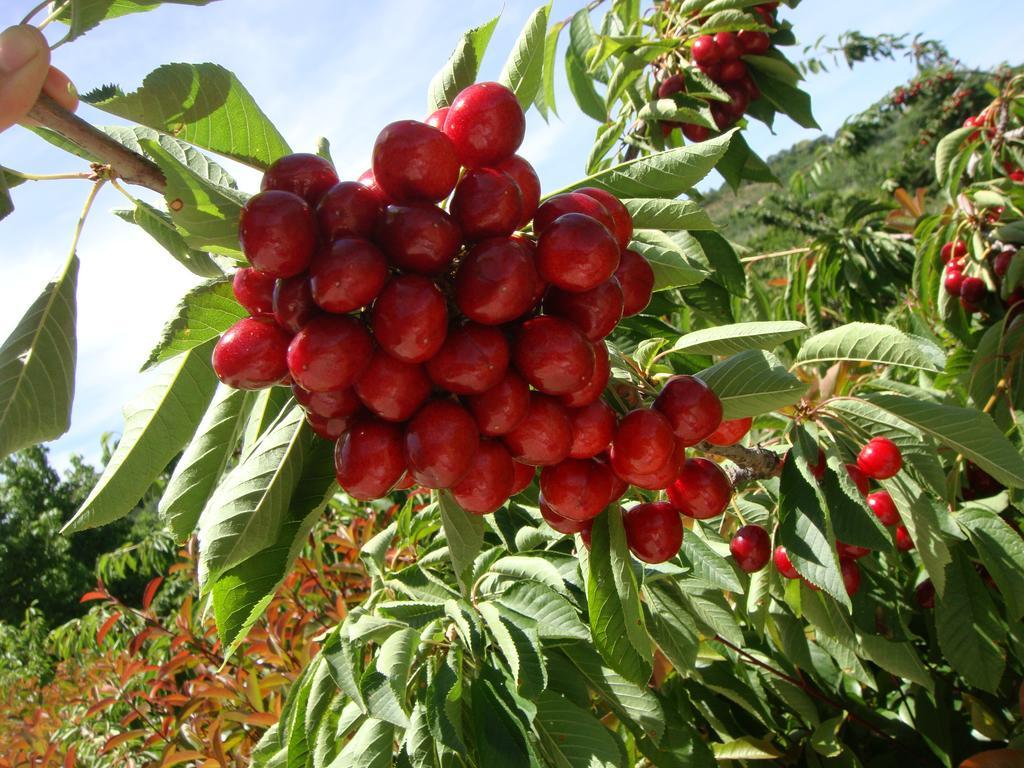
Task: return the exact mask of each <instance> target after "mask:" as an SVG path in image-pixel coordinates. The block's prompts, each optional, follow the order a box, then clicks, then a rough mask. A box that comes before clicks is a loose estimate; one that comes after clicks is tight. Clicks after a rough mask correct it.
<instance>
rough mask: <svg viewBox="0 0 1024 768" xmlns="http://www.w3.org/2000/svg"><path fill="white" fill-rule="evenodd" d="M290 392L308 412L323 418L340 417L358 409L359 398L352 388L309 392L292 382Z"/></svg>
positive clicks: (349, 414)
mask: <svg viewBox="0 0 1024 768" xmlns="http://www.w3.org/2000/svg"><path fill="white" fill-rule="evenodd" d="M292 394H293V395H294V396H295V399H296V401H298V403H299V405H301V406H302V407H303V408H305V409H306V410H307V411H308V412H309V413H312V414H315V415H317V416H320V417H322V418H325V419H340V418H344V417H345V416H351V415H352V414H354V413H355V412H356V411H358V410H359V398H358V397H356V393H355V392H354V391H353V390H352V389H348V388H346V389H332V390H330V391H328V392H310V391H309V390H306V389H303V388H302V387H300V386H299V385H298V384H292Z"/></svg>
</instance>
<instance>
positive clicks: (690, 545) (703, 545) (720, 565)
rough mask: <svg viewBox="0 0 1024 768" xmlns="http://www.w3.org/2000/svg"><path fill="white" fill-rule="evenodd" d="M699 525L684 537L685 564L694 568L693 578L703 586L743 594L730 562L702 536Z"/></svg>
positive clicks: (741, 586)
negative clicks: (699, 532)
mask: <svg viewBox="0 0 1024 768" xmlns="http://www.w3.org/2000/svg"><path fill="white" fill-rule="evenodd" d="M697 525H699V523H697V524H695V525H694V529H693V530H692V531H687V533H686V535H685V536H684V537H683V546H682V548H681V549H682V552H681V554H682V555H683V558H684V560H685V562H687V563H689V565H690V566H691V567H692V568H693V573H692V574H690V576H689V577H688V578H692V579H694V580H695V581H696V583H698V584H700V585H701V586H707V587H714V588H716V589H722V590H725V591H726V592H737V593H739V594H741V595H742V594H743V592H744V589H743V585H742V584H741V583H740V580H739V578H738V577H737V576H736V571H735V570H733V566H732V563H731V561H730V560H726V558H725V557H724V556H723V555H722V554H720V553H718V552H716V551H715V550H714V549H712V548H711V546H710V545H709V544H708V542H707V541H705V540H704V539H703V538H702V537H701V536H700V535H698V534H697Z"/></svg>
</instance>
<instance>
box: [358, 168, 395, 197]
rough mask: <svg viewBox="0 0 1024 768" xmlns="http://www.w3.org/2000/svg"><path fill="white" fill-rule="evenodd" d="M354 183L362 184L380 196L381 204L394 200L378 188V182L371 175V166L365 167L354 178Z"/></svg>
mask: <svg viewBox="0 0 1024 768" xmlns="http://www.w3.org/2000/svg"><path fill="white" fill-rule="evenodd" d="M356 183H357V184H362V185H363V186H364V187H366V188H367V189H369V190H370V191H371V192H373V193H374V194H375V195H377V196H378V197H379V198H380V201H381V203H382V204H384V205H387V204H388V203H393V202H394V200H392V199H391V196H390V195H388V193H387V192H385V191H384V190H383V189H381V188H380V184H378V183H377V179H376V177H375V176H374V175H373V169H372V168H367V169H366V170H365V171H363V172H362V173H361V174H359V178H358V179H356Z"/></svg>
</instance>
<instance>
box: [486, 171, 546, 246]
mask: <svg viewBox="0 0 1024 768" xmlns="http://www.w3.org/2000/svg"><path fill="white" fill-rule="evenodd" d="M494 167H495V168H496V169H498V170H499V171H504V172H505V173H507V174H508V175H509V176H511V177H512V180H513V181H514V182H515V183H516V186H517V187H519V194H520V196H521V197H522V203H523V215H522V217H521V218H520V219H519V222H518V224H517V225H516V228H517V229H518V228H520V227H523V226H525V225H526V224H527V223H528V222H529V221H530V220H531V219H532V218H533V215H534V214H535V213H536V212H537V205H538V204H539V203H540V179H539V178H538V177H537V172H536V171H535V170H534V169H533V166H532V165H530V164H529V163H528V162H527V161H526V160H524V159H523V158H521V157H520V156H519V155H512V157H510V158H507V159H505V160H502V161H501V162H500V163H498V164H497V165H496V166H494Z"/></svg>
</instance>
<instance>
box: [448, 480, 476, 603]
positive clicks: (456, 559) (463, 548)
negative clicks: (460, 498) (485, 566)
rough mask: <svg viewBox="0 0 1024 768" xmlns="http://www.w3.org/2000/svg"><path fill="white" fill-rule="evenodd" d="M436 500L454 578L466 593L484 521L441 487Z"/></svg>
mask: <svg viewBox="0 0 1024 768" xmlns="http://www.w3.org/2000/svg"><path fill="white" fill-rule="evenodd" d="M437 500H438V506H439V507H440V510H441V526H442V528H443V529H444V536H445V539H446V540H447V541H448V556H449V557H450V558H451V561H452V568H453V569H454V570H455V578H456V580H457V581H458V582H459V585H460V586H461V587H462V591H463V594H468V591H469V586H470V585H469V584H468V583H467V574H468V572H469V569H470V568H471V567H472V565H473V560H475V559H476V556H477V555H478V554H479V553H480V548H481V547H482V546H483V543H484V521H483V518H481V517H480V516H479V515H471V514H470V513H469V512H467V511H466V510H464V509H463V508H462V507H460V506H459V505H458V503H457V502H456V501H455V499H454V498H452V495H451V493H449V492H448V491H441V492H440V493H439V494H438V496H437Z"/></svg>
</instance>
